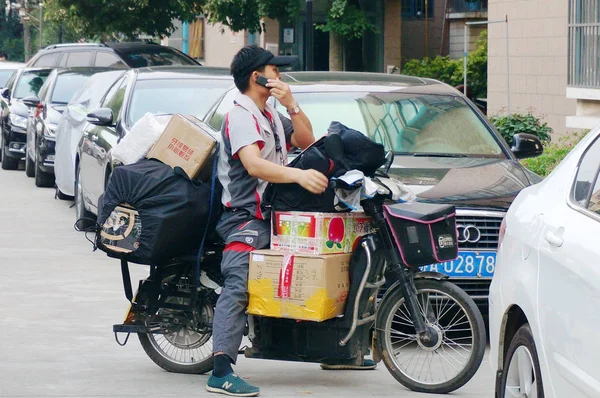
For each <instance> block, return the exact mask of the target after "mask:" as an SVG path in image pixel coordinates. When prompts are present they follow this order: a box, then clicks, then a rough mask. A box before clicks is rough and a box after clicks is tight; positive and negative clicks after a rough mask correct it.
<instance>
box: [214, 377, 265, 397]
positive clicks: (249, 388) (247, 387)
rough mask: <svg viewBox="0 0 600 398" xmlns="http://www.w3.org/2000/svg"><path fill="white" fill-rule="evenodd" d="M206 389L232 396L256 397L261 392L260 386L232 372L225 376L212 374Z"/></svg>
mask: <svg viewBox="0 0 600 398" xmlns="http://www.w3.org/2000/svg"><path fill="white" fill-rule="evenodd" d="M206 390H207V391H209V392H216V393H218V394H225V395H230V396H232V397H256V396H257V395H258V394H259V393H260V389H259V388H258V387H255V386H253V385H252V384H250V383H248V382H247V381H245V380H243V379H241V378H239V377H238V376H237V375H236V374H235V373H230V374H228V375H227V376H225V377H215V376H213V375H210V377H209V378H208V381H207V382H206Z"/></svg>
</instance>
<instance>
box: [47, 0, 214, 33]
mask: <svg viewBox="0 0 600 398" xmlns="http://www.w3.org/2000/svg"><path fill="white" fill-rule="evenodd" d="M46 3H47V9H48V19H49V20H51V21H54V22H63V23H65V24H68V25H70V26H71V27H72V28H73V29H74V30H76V31H77V32H78V33H80V34H81V35H84V36H88V37H94V36H100V37H105V38H115V37H117V38H118V37H119V36H120V35H123V36H124V37H126V38H133V37H135V36H137V35H139V34H149V35H152V36H162V35H169V34H170V33H172V32H173V30H174V25H173V21H174V20H176V19H180V20H182V21H190V20H192V19H193V18H195V17H196V16H197V15H199V14H201V13H202V6H203V2H198V1H192V0H94V1H89V0H46Z"/></svg>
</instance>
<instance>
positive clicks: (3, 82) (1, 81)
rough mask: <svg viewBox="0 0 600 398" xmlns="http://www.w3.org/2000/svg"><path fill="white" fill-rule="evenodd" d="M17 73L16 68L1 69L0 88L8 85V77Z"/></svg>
mask: <svg viewBox="0 0 600 398" xmlns="http://www.w3.org/2000/svg"><path fill="white" fill-rule="evenodd" d="M13 73H15V71H14V70H10V69H0V88H2V87H8V84H7V83H8V79H10V77H11V76H12V75H13Z"/></svg>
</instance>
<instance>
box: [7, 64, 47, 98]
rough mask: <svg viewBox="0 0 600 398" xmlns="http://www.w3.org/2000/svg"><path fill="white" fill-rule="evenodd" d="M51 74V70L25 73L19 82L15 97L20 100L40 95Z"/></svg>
mask: <svg viewBox="0 0 600 398" xmlns="http://www.w3.org/2000/svg"><path fill="white" fill-rule="evenodd" d="M50 72H51V71H50V70H41V71H27V72H23V74H22V75H21V77H20V78H19V81H18V82H17V88H16V89H15V94H14V96H13V97H14V98H17V99H19V98H25V97H27V96H30V95H38V93H39V91H40V88H42V86H43V85H44V82H45V81H46V78H48V75H49V74H50Z"/></svg>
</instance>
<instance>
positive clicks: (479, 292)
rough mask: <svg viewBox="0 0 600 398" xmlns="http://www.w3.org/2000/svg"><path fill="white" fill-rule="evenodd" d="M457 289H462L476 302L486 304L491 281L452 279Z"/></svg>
mask: <svg viewBox="0 0 600 398" xmlns="http://www.w3.org/2000/svg"><path fill="white" fill-rule="evenodd" d="M452 282H454V283H455V284H456V285H457V286H458V287H460V288H461V289H463V290H464V291H465V293H467V294H468V295H469V296H470V297H471V298H472V299H473V300H475V301H476V302H478V303H479V302H480V301H482V302H483V303H484V304H487V299H488V296H489V295H490V283H491V282H492V281H491V279H487V280H468V279H458V278H457V279H452Z"/></svg>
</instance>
